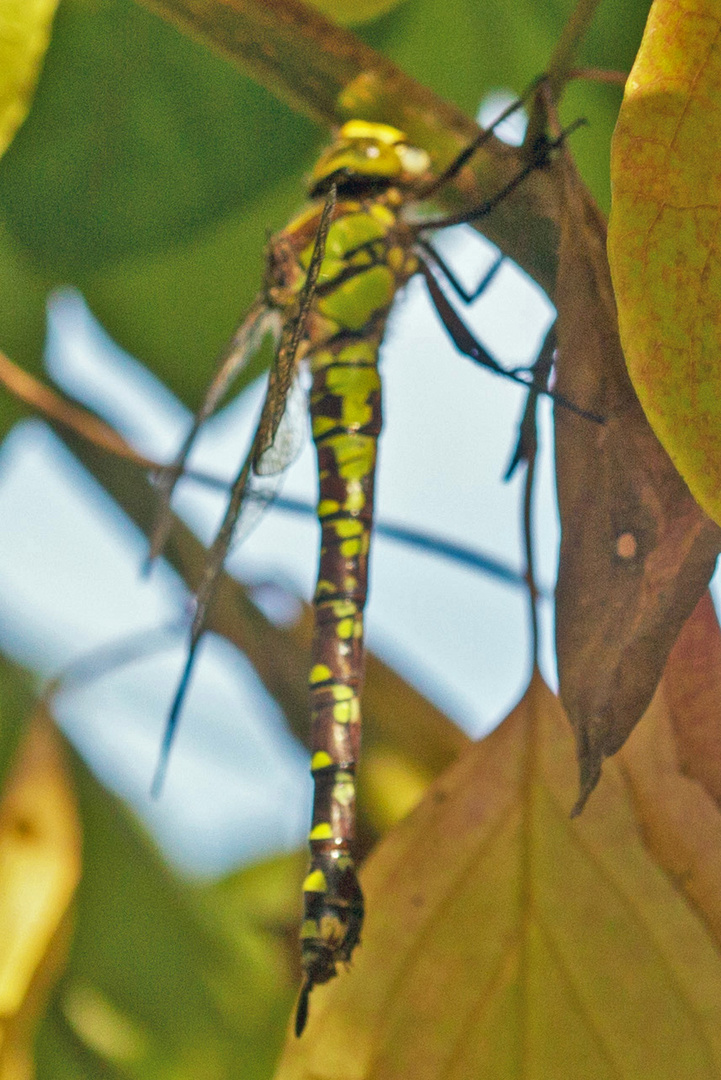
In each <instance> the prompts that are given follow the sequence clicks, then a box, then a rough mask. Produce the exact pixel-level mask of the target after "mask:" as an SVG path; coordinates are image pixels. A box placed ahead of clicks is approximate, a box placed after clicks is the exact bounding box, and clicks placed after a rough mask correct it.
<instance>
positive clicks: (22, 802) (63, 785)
mask: <svg viewBox="0 0 721 1080" xmlns="http://www.w3.org/2000/svg"><path fill="white" fill-rule="evenodd" d="M80 844H81V840H80V824H79V820H78V814H77V807H76V804H75V797H74V795H73V792H72V787H71V783H70V778H69V774H68V771H67V768H66V766H65V763H64V761H63V755H62V746H61V744H60V739H59V737H58V735H57V733H56V732H55V730H54V728H53V726H52V724H51V723H50V722H49V720H47V718H45V717H44V716H40V715H38V716H37V717H36V718H35V719H34V721H33V723H32V725H31V726H30V729H29V731H28V734H27V737H26V739H25V742H24V744H23V746H22V748H21V752H20V757H19V760H18V762H17V765H16V766H15V768H14V771H13V773H12V775H11V777H10V780H9V783H8V786H7V788H6V791H5V795H4V798H3V801H2V805H0V1080H28V1078H30V1077H32V1076H33V1072H34V1070H33V1058H32V1039H33V1034H34V1028H35V1024H36V1022H37V1020H38V1017H39V1014H40V1012H41V1010H42V1008H43V1006H44V1003H45V999H46V997H47V994H48V992H49V990H50V987H51V986H52V984H53V983H54V981H55V979H56V977H57V976H58V974H59V972H60V968H61V967H62V964H63V961H64V957H65V953H66V946H67V942H68V936H69V935H68V927H69V921H68V909H69V906H70V903H71V900H72V897H73V893H74V892H75V887H76V885H77V883H78V880H79V877H80Z"/></svg>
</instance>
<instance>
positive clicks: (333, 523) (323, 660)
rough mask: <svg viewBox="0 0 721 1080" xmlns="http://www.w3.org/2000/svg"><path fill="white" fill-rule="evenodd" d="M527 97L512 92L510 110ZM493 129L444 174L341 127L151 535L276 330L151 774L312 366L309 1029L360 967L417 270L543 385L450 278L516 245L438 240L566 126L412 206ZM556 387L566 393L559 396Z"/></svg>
mask: <svg viewBox="0 0 721 1080" xmlns="http://www.w3.org/2000/svg"><path fill="white" fill-rule="evenodd" d="M520 104H521V102H520V101H519V102H516V103H514V104H513V105H512V106H510V107H509V108H508V109H507V110H506V111H505V112H504V113H503V114H502V115H501V116H500V117H499V118H498V120H497V121H496V124H498V123H499V122H500V121H501V120H502V119H505V117H506V116H508V115H510V114H511V113H512V112H513V111H514V110H515V109H517V108H518V107H519V105H520ZM494 126H495V125H494ZM569 130H570V129H569ZM492 133H493V128H492V127H491V128H488V129H486V130H484V131H480V132H479V135H478V136H477V137H476V139H475V140H473V141H472V142H471V143H470V144H469V145H468V146H467V147H466V148H465V149H464V150H463V151H462V152H461V153H460V154H459V155H458V156H457V157H456V159H455V160H454V161H453V162H451V164H450V165H449V166H448V167H447V168H446V169H445V171H444V172H443V173H442V174H441V175H440V176H436V177H434V176H433V175H432V174H431V160H430V157H429V155H428V154H427V152H426V151H425V150H423V149H422V148H420V147H416V146H413V145H411V144H410V142H409V140H408V138H407V136H406V135H405V134H404V133H403V132H402V131H400V130H399V129H397V128H395V127H393V126H391V125H389V124H385V123H376V122H370V121H366V120H350V121H348V122H347V123H345V124H344V125H343V126H342V127H341V128H340V130H339V132H338V134H337V136H336V139H335V141H334V142H333V144H332V145H331V146H330V147H329V148H328V149H327V150H326V151H325V152H324V153H323V154H322V155H321V157H320V158H319V160H318V161H317V163H316V165H315V167H314V169H313V171H312V174H311V178H310V187H309V203H308V205H307V207H306V208H305V209H304V210H303V211H301V213H299V214H298V215H297V216H296V217H294V218H293V219H292V221H291V222H290V223H289V224H288V225H287V226H286V228H285V229H283V230H282V231H281V232H279V233H277V234H276V235H275V236H273V237H272V238H271V239H270V240H269V242H268V247H267V253H266V267H265V276H264V281H263V285H262V288H261V291H260V293H259V296H258V297H257V299H256V301H255V302H254V303H253V305H252V306H251V308H250V311H249V312H248V315H247V317H246V318H245V320H244V321H243V323H242V324H241V326H240V327H239V329H238V330H237V331H236V333H235V335H234V338H233V340H232V342H231V344H230V347H229V349H228V351H227V353H226V355H225V358H224V359H223V360H222V361H221V364H220V366H219V368H218V370H217V372H216V374H215V376H214V378H213V381H212V383H211V385H210V387H209V389H208V392H207V395H206V398H205V400H204V402H203V404H202V406H201V408H200V410H199V412H198V414H197V416H196V417H195V420H194V423H193V425H192V427H191V429H190V432H189V434H188V436H187V437H186V439H185V441H184V443H183V445H182V447H181V449H180V452H179V454H178V456H177V458H176V460H175V462H174V463H173V465H172V466H171V467H170V468H169V469H167V470H166V472H165V473H164V474H163V475H162V476H161V477H160V478H159V484H160V487H161V509H160V511H159V516H158V519H157V522H156V527H155V530H154V533H153V535H152V536H151V542H150V554H149V558H150V560H152V559H154V558H156V557H157V556H158V555H159V554H160V553H161V551H162V550H163V547H164V544H165V542H166V539H167V537H168V534H169V529H170V523H171V520H172V519H171V515H170V511H169V505H170V498H171V495H172V492H173V489H174V487H175V484H176V483H177V481H178V479H179V478H180V477H181V476H182V474H183V470H184V466H185V463H186V461H187V458H188V454H189V452H190V449H191V447H192V445H193V442H194V440H195V438H196V436H197V434H198V431H199V429H200V428H201V426H202V424H203V423H204V421H205V420H206V419H207V418H208V417H209V416H210V415H211V414H212V413H213V412H214V411H215V409H216V408H217V407H218V405H219V403H220V401H221V399H222V398H223V396H224V394H225V393H226V391H227V389H228V387H229V386H230V384H231V382H232V380H233V379H234V378H235V377H236V376H237V374H238V372H239V371H240V370H241V368H242V367H243V366H244V365H245V364H247V362H248V359H249V357H250V356H252V355H253V353H254V352H255V351H256V350H257V349H258V347H259V346H260V344H261V342H262V340H263V339H264V338H265V336H266V335H267V334H269V333H270V334H272V335H273V336H274V338H275V340H276V352H275V360H274V363H273V365H272V367H271V370H270V375H269V379H268V387H267V392H266V396H265V400H264V403H263V407H262V411H261V415H260V419H259V422H258V425H257V429H256V431H255V435H254V437H253V440H252V443H251V446H250V448H249V450H248V453H247V455H246V457H245V460H244V461H243V464H242V466H241V468H240V471H239V472H238V475H237V477H236V479H235V481H234V483H233V485H232V487H231V490H230V495H229V498H228V504H227V509H226V513H225V516H224V518H223V521H222V524H221V526H220V528H219V531H218V533H217V536H216V538H215V541H214V542H213V544H212V546H211V548H210V551H209V555H208V559H207V563H206V568H205V573H204V578H203V581H202V583H201V586H200V589H199V592H198V595H197V597H196V605H195V612H194V618H193V622H192V626H191V630H190V642H189V649H188V655H187V661H186V665H185V669H184V672H183V675H182V677H181V680H180V683H179V686H178V689H177V693H176V696H175V699H174V702H173V705H172V708H171V712H170V715H169V719H168V723H167V727H166V731H165V735H164V739H163V744H162V748H161V754H160V759H159V764H158V768H157V771H156V774H155V778H154V781H153V794H155V795H157V794H159V792H160V789H161V786H162V783H163V777H164V773H165V769H166V766H167V761H168V755H169V752H170V748H171V744H172V741H173V738H174V735H175V731H176V728H177V723H178V719H179V716H180V711H181V707H182V703H183V700H184V697H185V692H186V689H187V686H188V681H189V678H190V674H191V670H192V667H193V663H194V658H195V655H196V651H197V647H198V643H199V641H200V639H201V636H202V634H203V630H204V625H205V615H206V612H207V608H208V605H209V603H210V601H211V599H212V595H213V589H214V587H215V584H216V582H217V579H218V576H219V573H220V571H221V569H222V565H223V562H224V559H225V557H226V554H227V552H228V549H229V547H230V544H231V542H232V540H233V537H234V535H235V536H236V537H237V534H238V531H240V532H243V531H245V529H246V528H247V527H248V521H249V520H250V519H252V518H253V517H255V516H257V514H258V512H259V509H262V507H263V506H264V505H266V504H267V503H268V502H269V501H270V499H272V496H273V493H274V491H275V490H276V489H277V484H278V479H279V477H280V476H281V475H282V473H283V471H284V470H285V469H286V468H287V467H288V466H289V464H290V463H291V462H292V461H293V460H294V459H295V457H296V456H297V454H298V452H299V450H300V445H301V441H300V439H299V438H298V434H297V433H298V430H299V428H300V425H298V424H297V422H296V419H297V417H298V415H299V414H301V413H302V411H303V409H304V408H305V403H304V391H303V389H302V378H301V375H302V372H303V370H304V369H309V371H310V377H311V388H310V416H311V429H312V436H313V440H314V442H315V448H316V454H317V461H318V476H319V499H318V505H317V515H318V519H319V522H320V529H321V543H320V560H319V569H318V577H317V584H316V588H315V594H314V598H313V606H314V635H313V644H312V657H311V667H310V674H309V688H310V691H309V696H310V714H311V773H312V777H313V781H314V796H313V810H312V821H311V828H310V833H309V845H310V867H309V870H308V874H307V876H306V878H305V881H304V884H303V898H304V913H303V920H302V925H301V932H300V939H301V958H302V967H303V972H304V976H303V984H302V987H301V991H300V995H299V1000H298V1005H297V1010H296V1021H295V1030H296V1034H297V1035H300V1034H301V1032H302V1031H303V1029H304V1027H305V1024H306V1020H307V1016H308V1007H309V996H310V993H311V991H312V989H313V987H314V986H316V985H318V984H322V983H326V982H328V981H329V980H330V979H332V978H333V977H334V976H335V975H336V973H337V971H338V969H339V967H342V966H343V965H347V964H348V963H349V961H350V959H351V955H352V953H353V950H354V949H355V947H356V945H357V944H358V942H359V941H360V935H361V928H362V923H363V894H362V891H361V887H360V884H359V882H358V877H357V873H356V866H355V862H354V856H353V840H354V822H355V798H356V793H355V770H356V764H357V761H358V756H359V751H360V733H361V703H360V695H361V686H362V679H363V656H364V653H363V614H364V608H365V603H366V596H367V588H368V558H369V551H370V545H371V531H372V526H373V503H374V478H375V463H376V446H377V441H378V436H379V434H380V430H381V419H382V418H381V380H380V375H379V370H378V355H379V349H380V346H381V343H382V341H383V336H384V332H385V327H386V322H387V319H388V316H389V313H390V311H391V308H392V305H393V303H394V300H395V298H396V297H397V295H398V293H399V292H400V291H401V290H402V289H403V287H404V286H405V285H406V283H407V282H408V281H409V280H410V278H412V277H413V276H414V275H416V274H421V275H423V277H424V278H425V281H426V284H427V286H428V290H429V293H430V297H431V299H432V301H433V303H434V305H435V307H436V309H437V311H438V314H439V316H440V318H441V321H442V322H443V324H444V326H445V327H446V330H447V331H448V333H449V334H450V337H451V338H452V340H453V341H454V343H455V345H456V346H457V348H458V349H459V350H460V351H461V352H463V353H465V354H466V355H467V356H468V357H469V358H470V359H471V360H473V361H475V362H476V363H479V364H481V365H483V366H484V367H487V368H490V369H492V370H493V371H496V372H498V373H499V374H502V375H503V376H504V377H506V378H510V379H513V380H514V381H516V382H519V383H522V384H524V385H527V386H529V387H531V388H532V389H533V388H534V386H535V389H536V391H537V390H538V387H537V386H536V385H535V384H534V381H533V380H534V376H533V373H532V372H531V370H530V369H526V368H518V369H515V370H511V371H509V370H507V369H504V368H502V367H501V366H500V365H499V364H498V363H497V362H496V361H495V360H494V359H493V357H491V356H490V355H489V353H488V352H487V351H486V350H485V349H484V348H483V346H482V345H481V344H480V342H479V341H478V340H477V339H476V337H475V336H474V335H473V334H472V333H471V332H470V331H469V329H468V328H467V327H466V326H465V324H464V323H463V321H462V319H461V318H460V316H459V315H458V313H457V312H456V309H455V307H454V305H453V304H452V303H451V302H450V300H449V299H448V298H447V296H446V292H445V291H444V287H445V288H448V289H450V290H451V291H452V292H454V293H455V294H456V295H457V296H458V297H459V298H460V300H461V301H462V302H463V303H465V304H470V303H471V302H472V301H473V300H474V299H475V298H476V296H478V295H480V293H481V292H482V291H483V289H484V288H486V287H487V285H488V284H489V282H490V280H491V278H492V277H493V276H494V274H495V273H496V272H497V270H498V269H499V267H500V263H501V260H502V256H501V259H499V260H497V262H496V263H495V264H494V266H493V267H492V268H491V270H490V271H489V272H488V273H487V274H486V276H485V278H484V279H483V281H481V282H480V284H479V285H478V287H477V288H476V289H475V290H474V291H473V292H468V291H466V290H465V289H464V287H463V286H462V285H461V284H460V282H459V281H458V280H457V279H456V277H455V276H454V274H453V273H452V271H451V269H450V268H449V267H448V266H447V265H446V263H445V262H444V261H443V259H442V258H441V257H440V255H439V254H438V253H437V252H436V251H435V249H434V247H433V244H432V239H431V238H430V237H431V234H432V233H433V231H434V230H437V229H443V228H446V227H448V226H450V225H457V224H461V223H463V222H468V221H474V220H477V219H479V218H482V217H484V216H485V215H487V214H489V213H491V212H492V210H493V209H494V207H495V206H497V205H498V204H499V203H500V202H501V201H502V200H503V199H505V198H506V197H507V196H508V195H509V194H510V193H511V192H512V191H513V190H514V189H515V188H516V187H518V185H519V184H521V183H522V182H523V181H524V180H525V179H526V177H527V176H529V174H530V173H532V172H533V171H535V170H536V169H539V168H542V167H544V166H545V165H546V164H547V163H548V161H549V160H550V155H551V153H552V151H553V150H554V149H555V148H556V147H557V146H559V145H560V143H561V142H562V140H563V139H564V138H565V136H566V135H567V134H568V131H567V132H564V133H563V135H562V136H561V137H560V138H557V139H555V140H550V139H549V138H547V137H543V138H542V139H541V140H539V142H538V144H537V145H536V147H534V148H533V150H532V153H531V154H530V156H529V157H528V159H527V162H526V164H525V165H524V166H523V167H522V168H521V169H519V171H518V173H517V174H516V175H515V176H514V177H513V178H512V179H511V180H510V182H509V183H508V184H507V185H506V186H505V187H504V188H502V189H501V190H500V191H498V192H497V193H496V194H495V195H493V196H492V197H491V198H489V199H487V200H486V201H484V202H482V203H480V204H478V205H476V206H473V207H471V208H470V209H467V210H466V211H464V212H461V213H457V214H453V215H446V216H442V217H438V216H436V217H427V218H425V219H421V220H413V218H412V217H411V216H410V215H409V213H408V211H409V209H412V208H414V207H416V205H417V204H418V203H420V202H422V201H424V200H427V199H430V198H431V197H432V196H433V195H435V194H436V193H437V192H438V191H439V190H440V189H441V188H442V187H443V186H444V185H445V184H447V183H449V182H450V181H451V180H452V179H453V178H454V177H455V176H456V175H457V173H458V172H459V171H460V170H461V169H462V168H463V166H464V165H465V164H466V162H467V161H468V160H469V158H470V157H471V156H472V155H473V154H474V153H475V152H476V150H478V148H479V147H480V146H482V145H483V143H484V142H486V140H487V139H489V138H490V137H491V135H492ZM542 389H543V388H542ZM545 392H548V393H550V394H551V396H552V397H555V399H556V400H557V401H558V400H559V398H558V396H557V395H554V394H553V392H551V391H545ZM560 403H561V404H562V405H564V406H566V407H568V408H570V409H572V410H573V411H574V412H578V413H582V415H586V416H589V418H590V419H594V420H600V419H601V418H598V417H594V416H592V415H591V414H587V413H584V412H583V410H580V409H576V408H575V407H574V406H573V404H572V403H570V402H566V401H564V400H563V399H560ZM239 519H240V521H239Z"/></svg>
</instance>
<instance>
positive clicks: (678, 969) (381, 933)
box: [277, 676, 721, 1080]
mask: <svg viewBox="0 0 721 1080" xmlns="http://www.w3.org/2000/svg"><path fill="white" fill-rule="evenodd" d="M657 720H658V716H657V715H651V714H649V716H648V717H647V718H646V719H645V720H643V721H642V722H641V723H640V724H639V725H638V728H637V732H635V733H634V735H633V736H632V738H631V740H630V742H629V747H630V748H631V749H636V755H635V759H633V760H632V759H631V758H630V757H629V758H628V759H626V757H622V758H621V761H620V762H619V759H614V760H612V761H610V762H609V763H608V764H607V767H606V769H605V771H604V774H603V776H602V778H601V781H600V783H599V786H598V790H597V791H596V792H595V793H594V794H593V796H592V797H591V799H590V800H589V803H588V806H587V808H586V810H585V811H584V813H583V815H581V817H580V818H577V819H575V820H571V819H570V818H569V816H568V811H569V808H570V807H571V806H572V804H573V802H574V799H575V794H576V792H575V782H576V778H575V769H574V761H573V743H572V739H571V736H570V731H569V727H568V722H567V720H566V719H565V717H564V716H563V713H562V711H561V708H560V706H559V704H558V702H557V700H556V698H554V697H553V695H552V694H551V693H550V691H549V690H548V689H547V687H545V686H544V685H543V683H542V682H541V680H540V677H538V676H536V677H535V678H534V679H533V681H532V683H531V686H530V688H529V690H528V692H527V694H526V696H525V698H524V699H523V701H522V702H521V703H520V705H518V707H517V708H516V709H515V710H514V711H513V712H512V713H511V715H510V716H509V717H508V718H507V719H506V720H505V721H504V723H503V724H502V725H501V726H500V727H499V728H498V729H497V730H496V731H495V732H494V733H493V734H492V735H490V736H489V737H488V738H487V739H485V740H483V741H482V742H480V743H478V744H476V745H475V746H474V747H472V748H471V749H470V750H469V752H468V753H467V754H465V755H464V756H463V758H461V760H460V761H459V762H458V763H457V764H456V765H454V766H453V767H452V768H451V769H449V770H448V772H447V773H445V774H444V775H443V776H442V777H441V778H440V779H439V780H438V781H437V782H436V783H435V784H434V785H433V786H432V788H431V789H430V791H429V793H428V795H427V796H426V798H425V799H424V800H423V802H422V803H421V805H420V806H419V807H418V808H417V810H416V811H415V812H414V813H413V814H412V815H411V816H410V817H409V818H407V819H406V820H405V821H404V822H403V823H401V825H400V826H398V827H397V828H396V829H394V830H393V832H392V833H389V834H388V836H387V837H386V839H385V840H384V841H383V842H382V843H381V844H380V846H379V847H378V848H377V850H376V852H375V853H374V854H373V855H372V856H371V858H370V859H369V860H368V863H367V865H366V867H365V870H364V873H363V887H364V892H365V895H366V911H367V925H366V928H365V931H364V934H363V941H362V945H361V947H360V948H359V949H358V950H357V952H356V953H355V954H354V961H353V967H352V970H351V971H350V972H349V973H342V974H341V975H340V976H339V977H338V978H337V979H335V980H334V981H333V982H332V983H330V984H328V985H327V986H324V987H316V988H315V989H314V990H313V994H312V999H311V1008H310V1020H309V1023H308V1028H307V1030H306V1031H305V1032H304V1033H303V1036H302V1037H301V1038H300V1039H295V1037H293V1036H291V1037H290V1038H289V1040H288V1043H287V1045H286V1051H285V1055H284V1057H283V1059H282V1061H281V1065H280V1069H279V1072H278V1074H277V1080H301V1078H302V1080H310V1078H311V1077H312V1080H331V1078H332V1080H351V1078H352V1080H381V1078H382V1080H401V1078H402V1080H408V1078H409V1077H412V1078H413V1080H467V1078H468V1077H479V1078H481V1077H482V1078H486V1077H488V1078H491V1077H492V1078H493V1080H506V1078H508V1080H510V1078H513V1080H517V1078H518V1077H519V1076H524V1077H527V1078H528V1080H577V1078H579V1077H584V1078H585V1077H588V1078H589V1080H590V1078H593V1080H679V1078H680V1077H683V1078H684V1080H691V1078H693V1080H718V1076H719V1075H720V1070H721V955H720V954H719V949H718V942H717V940H716V939H715V938H714V936H713V935H712V933H711V932H710V931H709V929H708V926H707V924H706V922H705V920H704V915H703V913H702V912H703V911H704V910H705V909H704V908H703V906H702V905H699V906H698V907H697V906H695V905H694V904H692V903H690V902H689V901H688V900H687V899H686V898H685V897H684V895H683V893H682V892H681V891H680V890H679V887H678V884H677V881H676V880H675V878H673V877H671V876H668V877H667V876H666V873H665V872H664V870H662V869H660V868H659V866H658V865H657V863H656V862H655V861H654V858H653V857H652V855H651V854H650V853H649V850H648V849H647V847H646V844H645V842H644V835H643V832H642V829H641V826H640V824H639V820H638V818H637V816H636V811H635V807H634V803H633V801H632V798H631V796H630V794H629V783H628V779H629V778H630V779H632V780H633V781H635V782H636V787H637V789H638V790H639V791H641V789H642V788H643V787H644V784H645V786H646V790H647V789H648V787H649V785H652V784H653V780H654V776H655V774H654V772H653V770H654V768H655V767H656V762H657V760H658V757H659V756H663V757H664V763H663V765H664V769H666V770H667V760H666V759H668V757H669V754H670V751H668V752H667V750H668V747H669V746H670V744H671V735H670V734H669V732H670V726H669V725H668V723H666V724H665V727H663V725H661V726H660V727H649V725H655V724H657ZM643 738H649V739H650V740H651V741H652V742H653V744H654V745H656V746H659V747H662V748H663V749H662V751H659V755H656V756H650V757H644V755H640V761H639V760H638V758H639V754H638V751H637V745H638V740H639V739H643ZM663 740H665V741H663ZM626 753H627V752H626V751H625V750H624V751H623V755H626ZM647 762H648V764H647ZM666 781H668V782H666ZM664 783H665V790H666V791H667V792H669V791H670V792H671V793H673V792H675V791H677V790H678V789H679V788H683V787H684V783H685V784H686V786H687V787H688V781H686V778H684V777H681V776H680V775H678V782H677V783H676V782H675V781H674V777H671V778H669V777H668V771H667V772H666V774H665V782H664ZM697 801H698V800H697ZM685 809H686V811H687V815H688V816H687V820H686V830H687V833H686V836H687V837H690V838H691V839H692V838H693V836H694V834H695V830H696V828H697V827H698V826H699V824H702V825H703V827H704V829H708V830H713V829H714V827H715V828H716V831H717V832H718V831H721V815H720V814H719V812H718V809H717V808H716V807H715V805H714V804H713V802H712V800H711V799H709V798H708V797H707V798H706V799H705V802H704V805H703V807H702V808H701V810H700V811H699V810H698V807H697V806H696V804H695V803H694V801H693V799H690V800H687V802H686V804H685ZM697 811H698V812H697ZM694 814H696V816H694ZM714 814H715V818H714ZM701 816H702V817H703V821H701ZM642 820H643V826H644V828H649V827H650V825H651V823H652V820H653V809H652V807H651V805H650V804H649V802H648V800H647V801H646V805H645V807H644V811H643V815H642ZM714 823H715V824H714ZM674 824H675V826H676V828H677V833H678V826H679V824H680V815H676V820H675V822H674ZM683 843H684V838H683V836H681V837H680V839H678V840H677V850H679V851H681V850H682V849H683ZM690 846H691V845H689V847H690ZM717 877H718V875H717ZM710 888H711V891H713V886H710ZM718 888H719V887H718V886H717V893H718Z"/></svg>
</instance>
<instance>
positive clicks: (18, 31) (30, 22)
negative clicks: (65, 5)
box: [0, 0, 58, 155]
mask: <svg viewBox="0 0 721 1080" xmlns="http://www.w3.org/2000/svg"><path fill="white" fill-rule="evenodd" d="M57 6H58V0H0V155H2V154H4V153H5V150H6V149H7V147H8V145H9V144H10V142H11V140H12V138H13V136H14V134H15V132H16V131H17V129H18V128H19V127H20V125H21V124H22V122H23V120H24V119H25V117H26V116H27V114H28V111H29V109H30V103H31V101H32V97H33V93H34V91H35V84H36V82H37V79H38V75H39V73H40V67H41V64H42V62H43V57H44V56H45V50H46V49H47V47H48V42H49V41H50V27H51V24H52V21H53V16H54V14H55V9H56V7H57Z"/></svg>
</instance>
